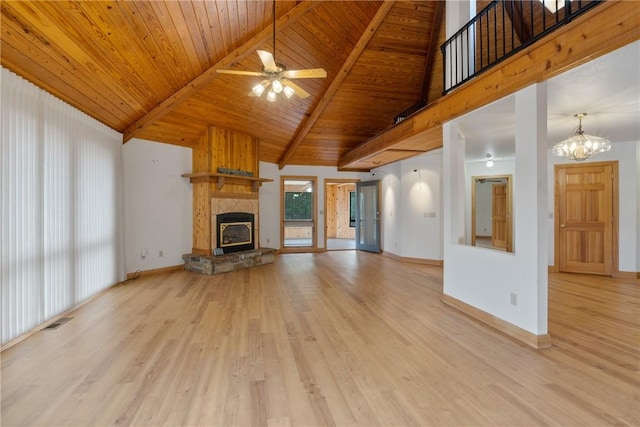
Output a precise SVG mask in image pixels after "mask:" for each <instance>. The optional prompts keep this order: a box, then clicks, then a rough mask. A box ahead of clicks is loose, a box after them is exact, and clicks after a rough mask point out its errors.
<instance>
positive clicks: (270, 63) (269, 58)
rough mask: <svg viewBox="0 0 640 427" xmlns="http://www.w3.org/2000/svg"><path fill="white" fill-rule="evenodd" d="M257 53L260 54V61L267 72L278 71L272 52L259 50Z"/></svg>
mask: <svg viewBox="0 0 640 427" xmlns="http://www.w3.org/2000/svg"><path fill="white" fill-rule="evenodd" d="M256 52H258V56H260V61H262V65H264V69H265V71H278V66H277V65H276V61H275V59H273V54H272V53H271V52H268V51H266V50H258V51H256Z"/></svg>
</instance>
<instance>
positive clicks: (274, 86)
mask: <svg viewBox="0 0 640 427" xmlns="http://www.w3.org/2000/svg"><path fill="white" fill-rule="evenodd" d="M271 88H272V89H273V91H274V92H275V93H280V92H282V83H281V82H280V80H278V79H275V80H274V81H273V82H272V83H271Z"/></svg>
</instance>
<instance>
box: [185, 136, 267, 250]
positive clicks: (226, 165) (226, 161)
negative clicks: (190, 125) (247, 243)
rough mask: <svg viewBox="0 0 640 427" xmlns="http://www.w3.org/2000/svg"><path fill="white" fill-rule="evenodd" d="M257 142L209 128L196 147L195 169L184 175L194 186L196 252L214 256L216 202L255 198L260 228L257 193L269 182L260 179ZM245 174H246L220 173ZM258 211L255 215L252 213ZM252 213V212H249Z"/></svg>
mask: <svg viewBox="0 0 640 427" xmlns="http://www.w3.org/2000/svg"><path fill="white" fill-rule="evenodd" d="M258 142H259V141H258V139H257V138H254V137H252V136H250V135H246V134H243V133H241V132H237V131H233V130H229V129H222V128H217V127H214V126H210V127H209V128H208V129H207V132H205V134H204V135H202V137H201V138H200V139H199V140H198V142H197V144H195V145H194V147H193V170H192V171H191V173H186V174H184V175H182V176H183V177H185V178H189V180H190V181H191V183H192V184H193V248H192V251H193V253H196V254H202V255H211V253H212V248H213V247H214V246H216V243H217V242H216V240H215V236H216V234H217V233H216V230H215V227H216V226H215V218H213V217H212V215H217V214H219V213H224V212H221V211H217V212H213V211H212V209H211V205H212V200H213V199H227V198H228V199H234V200H236V199H238V200H242V199H252V200H253V201H254V202H255V207H252V211H250V212H251V213H253V214H256V224H255V229H257V228H258V220H257V213H258V206H257V203H258V197H257V192H258V190H259V189H260V186H261V185H262V183H264V182H270V181H272V180H270V179H263V178H259V166H258ZM220 170H228V171H234V170H235V171H243V173H246V175H233V174H228V173H220V172H218V171H220ZM253 210H255V212H254V211H253ZM248 212H249V211H248ZM255 247H256V248H258V244H257V242H256V245H255Z"/></svg>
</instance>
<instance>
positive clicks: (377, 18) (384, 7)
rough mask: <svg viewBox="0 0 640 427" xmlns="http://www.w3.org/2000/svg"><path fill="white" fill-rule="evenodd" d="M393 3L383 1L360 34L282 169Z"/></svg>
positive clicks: (294, 140)
mask: <svg viewBox="0 0 640 427" xmlns="http://www.w3.org/2000/svg"><path fill="white" fill-rule="evenodd" d="M393 4H394V1H384V2H382V4H381V5H380V8H379V9H378V11H377V12H376V14H375V16H374V17H373V19H372V20H371V22H369V25H368V26H367V28H366V30H365V31H364V32H363V33H362V35H361V36H360V39H359V40H358V42H357V43H356V44H355V46H354V47H353V49H352V50H351V53H349V56H348V57H347V60H346V61H345V62H344V64H342V67H341V68H340V71H338V73H337V74H336V77H335V78H334V79H333V80H332V81H331V84H330V85H329V88H328V89H327V91H326V92H325V93H324V95H322V99H320V102H319V103H318V105H317V106H316V108H315V109H314V110H313V112H312V113H311V114H310V115H309V118H308V119H307V120H306V121H305V123H304V126H302V128H301V129H300V131H299V132H298V133H297V134H296V136H295V138H294V139H293V141H292V142H291V144H289V147H288V148H287V151H286V152H285V153H284V155H283V156H282V159H281V160H280V162H279V167H280V169H282V168H283V167H285V166H286V165H287V163H288V162H289V160H291V157H292V156H293V155H294V154H295V152H296V150H297V149H298V147H299V146H300V144H301V143H302V141H303V140H304V138H305V137H306V136H307V135H308V134H309V131H310V130H311V128H312V127H313V125H314V124H315V123H316V121H317V120H318V118H319V117H320V115H321V114H322V113H323V111H324V110H325V108H326V107H327V105H328V104H329V102H330V101H331V99H332V98H333V96H334V95H335V94H336V92H337V91H338V89H339V88H340V85H342V82H343V81H344V79H345V78H346V77H347V76H348V75H349V72H350V71H351V68H352V67H353V65H354V64H355V63H356V61H357V60H358V58H359V57H360V54H361V53H362V51H363V50H364V48H365V47H367V44H368V43H369V40H371V38H372V37H373V36H374V34H375V33H376V31H377V30H378V27H379V26H380V24H381V23H382V21H383V20H384V18H385V17H386V16H387V14H388V13H389V11H390V10H391V8H392V7H393Z"/></svg>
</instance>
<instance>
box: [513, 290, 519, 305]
mask: <svg viewBox="0 0 640 427" xmlns="http://www.w3.org/2000/svg"><path fill="white" fill-rule="evenodd" d="M511 305H518V294H516V293H514V292H511Z"/></svg>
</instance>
